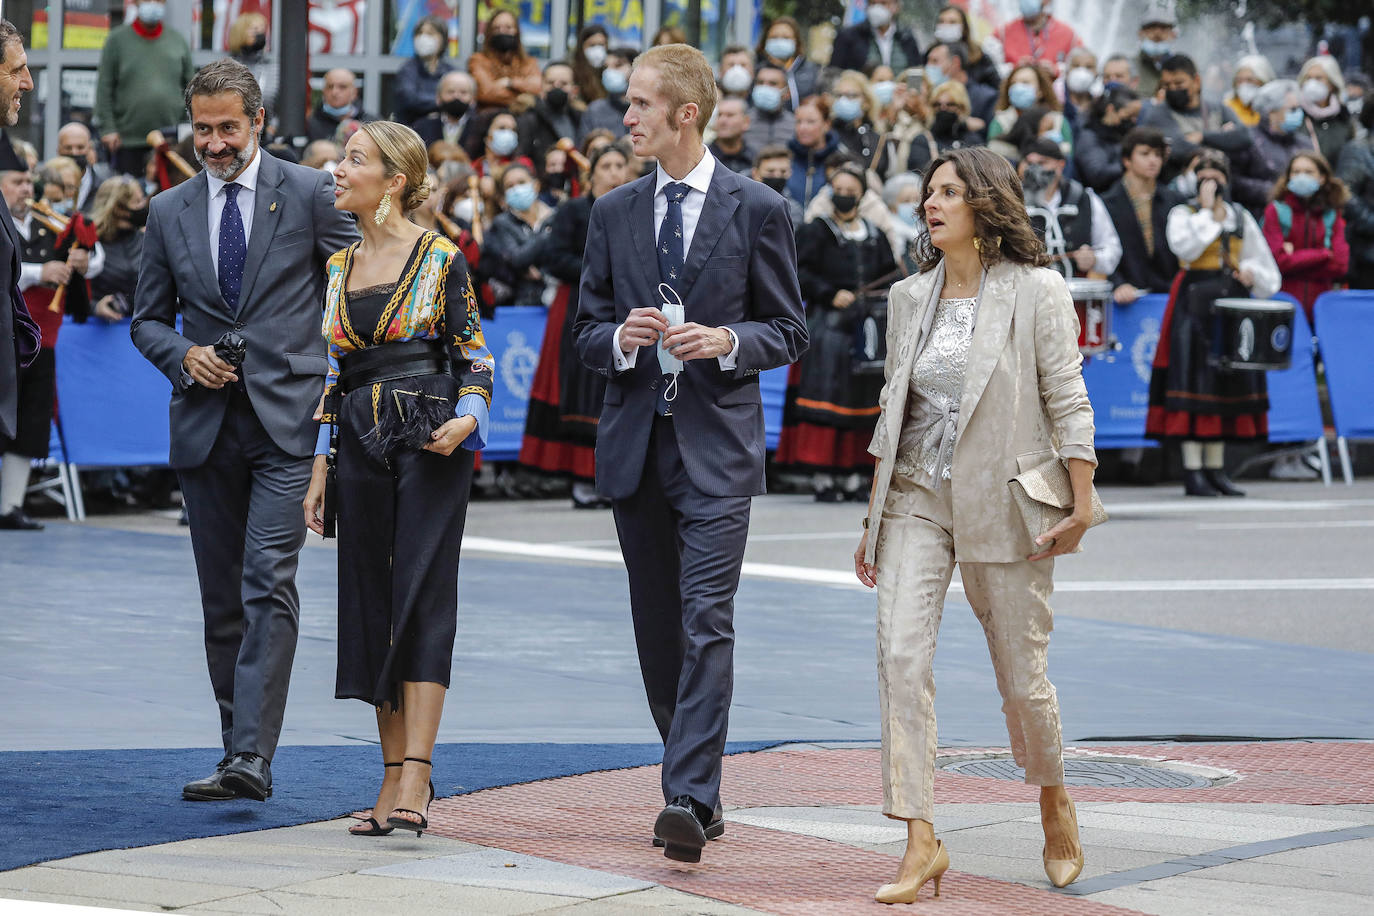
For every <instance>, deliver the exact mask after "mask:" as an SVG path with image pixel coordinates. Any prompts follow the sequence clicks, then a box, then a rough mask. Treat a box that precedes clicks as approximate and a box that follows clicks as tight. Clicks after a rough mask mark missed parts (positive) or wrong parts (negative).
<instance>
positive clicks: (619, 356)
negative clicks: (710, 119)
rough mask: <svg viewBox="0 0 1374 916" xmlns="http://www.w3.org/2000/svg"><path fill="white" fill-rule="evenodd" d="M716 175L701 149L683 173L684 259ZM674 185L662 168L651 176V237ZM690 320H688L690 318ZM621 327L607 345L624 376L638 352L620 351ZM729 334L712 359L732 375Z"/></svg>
mask: <svg viewBox="0 0 1374 916" xmlns="http://www.w3.org/2000/svg"><path fill="white" fill-rule="evenodd" d="M715 173H716V158H715V157H714V156H712V155H711V153H710V152H709V151H707V150H705V149H703V150H702V155H701V161H700V162H698V163H697V164H696V166H695V167H694V168H693V169H692V170H691V171H690V172H688V173H687V176H686V177H685V178H683V179H682V183H683V184H685V185H687V196H686V197H684V198H682V253H683V257H684V259H685V258H686V257H687V256H688V255H689V254H690V253H691V251H692V239H693V238H694V237H695V236H696V231H697V223H698V222H699V221H700V220H701V209H702V207H704V206H706V192H707V191H709V190H710V189H711V177H712V176H713V175H714V174H715ZM675 181H677V179H676V178H674V177H673V176H671V175H669V174H668V173H667V172H665V171H663V166H662V165H659V166H658V167H657V171H656V173H655V176H654V235H653V237H654V238H655V239H657V238H658V231H659V229H660V228H661V227H662V226H663V220H664V218H665V217H667V215H668V195H667V194H666V193H665V192H664V190H663V189H664V188H665V187H667V186H668V185H669V184H672V183H673V182H675ZM690 317H691V316H688V318H690ZM624 327H625V325H623V324H622V325H621V326H620V327H618V328H616V329H615V337H614V338H613V339H612V342H611V350H612V356H613V357H614V359H615V367H616V369H617V370H618V371H620V372H624V371H625V370H626V369H633V368H634V366H635V362H636V361H637V360H638V358H639V348H638V347H636V348H635V349H633V350H631V351H630V352H629V354H628V355H627V354H626V353H625V351H623V350H621V349H620V332H621V330H622V329H623V328H624ZM726 331H729V334H730V341H731V343H732V346H731V348H730V352H729V353H727V354H725V355H724V356H718V357H716V360H717V361H718V362H719V363H720V368H721V369H724V370H731V371H733V370H734V368H735V357H736V356H737V355H738V353H739V338H738V337H736V336H735V332H734V331H730V329H729V328H726Z"/></svg>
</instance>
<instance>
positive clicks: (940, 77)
mask: <svg viewBox="0 0 1374 916" xmlns="http://www.w3.org/2000/svg"><path fill="white" fill-rule="evenodd" d="M926 82H927V83H928V84H929V85H930V88H931V89H934V88H936V87H937V86H943V85H944V84H945V83H947V82H949V77H948V76H945V71H943V70H941V69H940V68H939V67H937V66H935V65H934V64H926Z"/></svg>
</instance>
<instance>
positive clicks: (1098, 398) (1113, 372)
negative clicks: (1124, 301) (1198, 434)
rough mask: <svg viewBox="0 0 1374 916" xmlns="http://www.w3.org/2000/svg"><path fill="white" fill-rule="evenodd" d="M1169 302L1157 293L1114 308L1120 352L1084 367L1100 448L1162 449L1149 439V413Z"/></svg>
mask: <svg viewBox="0 0 1374 916" xmlns="http://www.w3.org/2000/svg"><path fill="white" fill-rule="evenodd" d="M1168 302H1169V297H1168V296H1166V295H1162V294H1159V295H1151V296H1142V297H1140V298H1139V299H1137V300H1136V301H1135V302H1133V303H1131V304H1130V305H1118V306H1116V307H1115V310H1114V312H1113V314H1112V329H1111V330H1112V333H1113V334H1114V335H1115V336H1116V338H1117V340H1118V341H1120V343H1121V349H1120V350H1109V351H1107V353H1106V354H1104V355H1102V356H1094V357H1093V358H1092V359H1089V360H1085V361H1084V363H1083V382H1084V384H1086V385H1087V386H1088V398H1089V399H1090V400H1091V401H1092V404H1093V420H1094V423H1095V424H1096V426H1097V439H1096V446H1097V447H1098V448H1138V447H1141V446H1153V445H1158V444H1159V443H1157V442H1155V441H1154V440H1152V439H1146V438H1145V414H1146V413H1147V412H1148V411H1149V407H1150V370H1151V364H1152V363H1153V362H1154V358H1155V347H1156V346H1158V344H1159V327H1160V324H1161V323H1162V322H1163V320H1164V308H1165V306H1166V305H1168Z"/></svg>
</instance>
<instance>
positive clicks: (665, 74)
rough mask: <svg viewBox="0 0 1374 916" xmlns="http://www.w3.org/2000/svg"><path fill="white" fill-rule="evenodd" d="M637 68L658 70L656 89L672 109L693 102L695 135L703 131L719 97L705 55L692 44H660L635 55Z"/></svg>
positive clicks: (674, 110) (675, 109)
mask: <svg viewBox="0 0 1374 916" xmlns="http://www.w3.org/2000/svg"><path fill="white" fill-rule="evenodd" d="M640 67H653V68H654V69H655V70H657V71H658V91H659V92H661V93H663V95H664V96H665V97H666V98H667V99H668V104H669V105H670V106H671V107H672V110H673V112H676V111H677V110H678V109H679V108H681V107H682V106H683V105H686V104H687V103H688V102H694V103H695V104H696V106H697V135H698V136H700V135H701V134H702V133H704V132H705V130H706V123H707V122H708V121H710V120H711V115H712V114H713V113H714V112H715V110H716V100H717V99H718V98H720V96H719V93H718V90H717V89H716V77H715V73H714V72H713V71H712V70H711V64H710V63H709V62H707V60H706V55H705V54H702V53H701V52H700V51H698V50H697V49H696V48H694V47H692V46H691V45H685V44H672V45H659V46H658V47H656V48H650V49H649V50H647V51H645V52H644V53H643V54H641V55H639V56H638V57H636V58H635V69H639V68H640Z"/></svg>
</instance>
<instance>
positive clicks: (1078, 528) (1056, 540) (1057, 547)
mask: <svg viewBox="0 0 1374 916" xmlns="http://www.w3.org/2000/svg"><path fill="white" fill-rule="evenodd" d="M1092 520H1093V518H1092V512H1091V510H1090V511H1088V512H1086V513H1084V514H1082V515H1080V514H1079V513H1078V511H1077V510H1075V511H1073V512H1071V513H1070V514H1069V515H1068V517H1067V518H1065V519H1064V520H1063V521H1062V522H1060V523H1059V524H1057V525H1055V526H1054V527H1053V528H1051V529H1050V530H1049V531H1046V532H1045V533H1044V534H1042V535H1040V537H1038V538H1036V539H1035V544H1036V546H1037V547H1041V548H1044V549H1042V550H1041V551H1040V552H1039V553H1033V554H1031V555H1030V556H1028V557H1026V559H1027V560H1045V559H1048V558H1050V557H1057V556H1059V555H1060V554H1065V553H1073V552H1074V551H1075V550H1077V549H1078V542H1079V541H1081V540H1083V534H1084V532H1086V531H1087V530H1088V525H1089V524H1091V522H1092Z"/></svg>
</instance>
